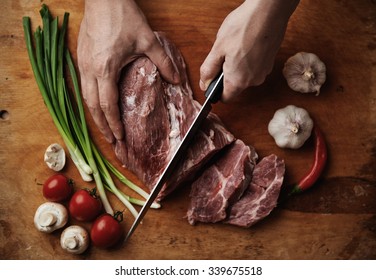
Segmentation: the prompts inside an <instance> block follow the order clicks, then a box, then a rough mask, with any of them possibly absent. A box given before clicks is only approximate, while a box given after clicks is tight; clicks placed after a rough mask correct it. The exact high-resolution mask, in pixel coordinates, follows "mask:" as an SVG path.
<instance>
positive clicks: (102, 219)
mask: <svg viewBox="0 0 376 280" xmlns="http://www.w3.org/2000/svg"><path fill="white" fill-rule="evenodd" d="M119 216H120V217H121V219H120V220H119ZM122 220H123V213H122V212H117V213H116V214H115V215H114V216H111V215H110V214H107V213H106V214H103V215H101V216H99V217H98V218H97V219H96V220H95V221H94V223H93V226H92V228H91V231H90V238H91V241H92V242H93V244H94V246H97V247H99V248H109V247H111V246H114V245H115V244H116V243H117V242H119V240H120V238H121V237H122V236H123V228H122V227H121V225H120V222H121V221H122Z"/></svg>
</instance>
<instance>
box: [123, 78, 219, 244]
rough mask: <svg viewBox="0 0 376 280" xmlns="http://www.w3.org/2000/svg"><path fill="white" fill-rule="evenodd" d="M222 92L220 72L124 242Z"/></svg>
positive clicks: (155, 196)
mask: <svg viewBox="0 0 376 280" xmlns="http://www.w3.org/2000/svg"><path fill="white" fill-rule="evenodd" d="M222 92H223V72H221V73H220V74H219V75H218V76H217V77H216V78H215V79H214V80H213V81H212V82H211V83H210V85H209V87H208V88H207V90H206V91H205V97H206V99H205V102H204V104H203V105H202V107H201V109H200V111H199V113H198V114H197V115H196V117H195V119H194V120H193V122H192V124H191V126H190V127H189V129H188V131H187V133H186V134H185V136H184V138H183V140H182V141H181V142H180V145H179V146H178V148H177V149H176V151H175V153H174V154H173V156H172V157H171V159H170V161H169V162H168V164H167V166H166V168H165V169H164V171H163V173H162V174H161V176H159V179H158V181H157V183H156V185H155V186H154V188H153V190H152V191H151V193H150V195H149V197H148V199H147V200H146V202H145V204H144V205H143V207H142V208H141V211H140V212H139V214H138V216H137V218H136V220H135V221H134V222H133V225H132V226H131V228H130V230H129V231H128V233H127V235H126V237H125V240H124V242H126V241H127V240H128V239H129V238H130V237H131V235H132V234H133V232H134V231H135V230H136V228H137V226H138V225H139V224H140V222H141V221H142V219H143V218H144V216H145V214H146V213H147V211H148V210H149V209H150V206H151V204H152V203H153V202H154V200H155V199H156V198H157V196H158V194H159V192H160V191H161V189H162V187H163V185H164V184H165V182H166V180H167V179H168V178H169V177H170V176H171V174H172V172H173V171H174V169H175V167H176V165H177V163H178V162H179V161H180V159H181V157H182V156H183V155H184V153H185V151H186V149H187V148H188V146H189V144H190V143H191V141H192V139H193V136H194V135H195V134H196V132H197V130H198V129H199V127H200V125H201V123H202V122H203V120H205V119H206V117H207V116H208V115H209V113H210V111H211V109H212V104H214V103H216V102H217V101H218V100H219V99H220V98H221V95H222Z"/></svg>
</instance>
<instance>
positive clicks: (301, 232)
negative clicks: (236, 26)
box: [0, 0, 376, 259]
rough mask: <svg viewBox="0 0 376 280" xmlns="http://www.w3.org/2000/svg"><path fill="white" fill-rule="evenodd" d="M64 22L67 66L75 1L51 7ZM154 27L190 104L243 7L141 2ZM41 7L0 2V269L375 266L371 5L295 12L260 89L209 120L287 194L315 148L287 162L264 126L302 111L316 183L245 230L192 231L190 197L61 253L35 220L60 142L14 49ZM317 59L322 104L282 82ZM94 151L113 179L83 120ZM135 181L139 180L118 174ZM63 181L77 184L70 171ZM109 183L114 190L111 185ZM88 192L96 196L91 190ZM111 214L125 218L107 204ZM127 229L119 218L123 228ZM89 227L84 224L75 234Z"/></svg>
mask: <svg viewBox="0 0 376 280" xmlns="http://www.w3.org/2000/svg"><path fill="white" fill-rule="evenodd" d="M42 2H43V3H45V4H47V5H48V6H49V7H50V9H51V11H52V13H53V14H54V15H59V16H60V18H62V15H63V13H64V11H68V12H70V23H69V31H68V34H69V47H70V49H71V50H72V52H73V55H74V59H75V61H77V60H76V54H75V50H76V46H77V34H78V31H79V25H80V21H81V19H82V16H83V1H73V0H65V1H61V0H60V1H59V0H54V1H53V0H51V1H42ZM138 2H139V4H140V6H141V8H142V9H143V10H144V12H145V14H146V16H147V18H148V19H149V21H150V24H151V26H152V27H153V28H154V29H155V30H161V31H165V32H166V33H167V35H168V36H169V37H170V38H171V39H172V40H173V41H174V42H175V43H176V44H177V46H178V47H179V48H180V50H181V51H182V53H183V55H184V57H185V60H186V63H187V65H188V71H189V77H190V80H191V83H192V87H193V90H194V93H195V98H196V99H197V100H199V101H200V102H202V101H203V99H204V98H203V96H202V92H201V91H200V90H199V87H198V81H199V68H200V65H201V63H202V61H203V60H204V59H205V57H206V55H207V53H208V51H209V50H210V48H211V45H212V43H213V42H214V39H215V35H216V32H217V30H218V28H219V26H220V24H221V22H222V21H223V19H224V18H225V16H226V15H227V14H228V13H229V12H230V11H232V10H233V9H234V8H235V7H237V6H238V5H239V4H240V3H241V2H242V1H236V0H232V1H225V2H223V1H218V0H217V1H214V0H205V1H202V0H193V1H188V2H187V1H183V0H176V1H173V2H171V1H168V0H160V1H144V0H142V1H138ZM40 4H41V1H37V0H34V1H21V0H19V1H11V0H5V1H2V8H3V11H5V13H3V15H2V17H0V30H1V31H0V48H1V49H0V50H1V51H0V65H1V67H0V112H1V115H0V139H1V145H0V163H1V168H0V189H1V195H0V258H1V259H375V258H376V67H375V66H376V4H375V2H374V1H371V0H362V1H358V0H341V1H340V0H338V1H324V0H317V1H309V0H302V1H301V4H300V6H299V7H298V9H297V10H296V12H295V13H294V15H293V17H292V18H291V21H290V23H289V26H288V30H287V33H286V36H285V39H284V41H283V44H282V46H281V49H280V51H279V53H278V55H277V57H276V61H275V66H274V69H273V72H272V73H271V74H270V75H269V77H268V78H267V80H266V81H265V83H264V84H263V85H261V86H259V87H255V88H252V89H250V90H249V91H248V92H247V93H245V94H243V95H242V96H240V97H239V98H238V99H237V100H235V101H234V102H233V103H231V104H227V105H223V104H218V105H217V106H216V107H215V109H214V110H215V112H216V113H217V114H218V115H219V116H220V118H221V119H222V120H223V122H224V123H225V125H226V127H227V128H228V129H229V130H230V131H231V132H232V133H233V134H234V135H235V136H236V137H237V138H240V139H242V140H243V141H244V142H246V143H247V144H249V145H253V146H254V147H256V149H257V151H258V153H259V155H260V156H261V157H262V156H265V155H268V154H271V153H275V154H277V155H278V156H280V157H282V158H284V159H285V162H286V166H287V172H286V183H292V182H295V181H297V180H298V179H299V178H300V177H301V176H302V175H303V174H304V173H305V172H306V171H307V169H309V167H310V164H311V160H312V155H313V154H312V153H313V149H312V143H310V142H308V143H307V145H305V146H304V147H303V148H302V149H299V150H296V151H290V150H282V149H279V148H278V147H276V145H275V143H274V141H273V139H272V138H271V137H270V136H269V135H268V132H267V124H268V122H269V121H270V119H271V118H272V116H273V114H274V111H275V110H276V109H279V108H281V107H284V106H286V105H288V104H294V105H296V106H299V107H303V108H306V109H307V110H308V111H309V112H310V113H311V114H312V116H313V117H314V118H315V120H316V121H317V123H318V124H319V126H320V127H321V128H322V130H323V132H324V134H325V137H326V139H327V143H328V148H329V161H328V165H327V168H326V170H325V172H324V174H323V178H322V180H321V181H320V182H319V183H318V184H317V185H316V186H315V187H314V188H313V189H312V190H310V191H308V192H306V193H304V194H302V195H299V196H296V197H294V198H291V199H290V200H289V201H287V202H286V203H285V204H283V205H281V206H280V207H278V208H276V209H275V210H274V211H273V212H272V213H271V215H270V216H269V217H267V218H266V219H265V220H263V221H262V222H260V223H258V224H256V225H255V226H253V227H252V228H250V229H242V228H238V227H235V226H229V225H222V224H214V225H212V224H198V225H196V226H190V225H189V224H188V222H187V220H186V218H185V214H186V209H187V205H188V195H189V189H184V190H180V191H177V192H176V193H174V194H173V195H171V196H170V197H168V198H167V199H166V200H165V201H164V203H163V208H162V209H161V210H159V211H150V213H148V215H147V217H146V218H145V220H144V223H143V224H142V225H141V226H140V227H139V229H138V230H137V232H136V233H135V234H134V236H133V237H132V239H131V240H130V242H129V243H128V244H126V245H125V246H124V247H121V248H116V249H113V250H99V249H97V248H90V249H89V250H88V251H87V253H85V254H83V255H81V256H72V255H69V254H67V253H64V252H63V251H62V249H61V248H60V245H59V236H60V232H57V233H54V234H51V235H46V234H43V233H40V232H37V231H36V230H35V228H34V225H33V215H34V212H35V210H36V208H37V207H38V205H39V204H41V203H42V202H44V198H43V197H42V194H41V186H40V185H39V184H38V183H41V182H43V181H44V180H45V179H46V178H47V177H48V176H50V175H52V174H53V172H52V171H51V170H49V169H48V168H47V167H46V165H45V164H44V162H43V154H44V151H45V149H46V147H47V146H48V145H49V144H51V143H53V142H58V143H62V140H61V138H60V136H59V134H58V132H57V130H56V128H55V127H54V125H53V123H52V120H51V117H50V115H49V113H48V112H47V110H46V108H45V106H44V104H43V101H42V99H41V96H40V93H39V91H38V89H37V86H36V83H35V81H34V77H33V74H32V71H31V67H30V64H29V60H28V57H27V53H26V49H25V43H24V40H23V30H22V17H23V16H26V15H27V16H30V17H31V18H32V24H33V29H35V27H36V26H37V25H39V24H40V18H39V9H40ZM298 51H307V52H313V53H316V54H317V55H318V56H319V57H320V58H321V59H322V60H323V61H324V62H325V64H326V66H327V74H328V79H327V82H326V83H325V85H324V86H323V88H322V91H321V94H320V96H314V95H309V94H308V95H304V94H296V93H293V92H292V91H291V90H290V89H289V88H288V86H287V84H286V81H285V80H284V78H283V76H282V67H283V64H284V62H285V61H286V59H287V58H288V57H290V56H291V55H293V54H295V53H296V52H298ZM87 117H88V120H89V125H90V130H91V134H92V136H93V138H94V139H95V142H96V143H97V144H98V146H99V147H100V149H101V150H102V152H103V153H104V154H105V155H106V156H107V158H108V159H109V160H110V161H111V162H112V163H113V164H115V165H116V166H117V167H118V168H120V169H122V167H121V166H120V164H119V162H118V161H117V160H116V158H115V157H114V154H113V152H112V148H111V146H109V145H108V144H107V143H106V142H105V141H104V139H103V138H102V136H101V135H100V133H99V132H98V131H97V129H96V127H95V126H94V124H93V122H92V120H91V117H90V116H89V115H88V116H87ZM124 173H125V174H126V175H127V176H129V177H130V178H131V179H132V180H133V181H134V182H136V183H140V182H139V181H138V180H137V178H135V177H134V176H133V175H132V174H130V173H129V172H127V171H126V170H124ZM64 174H66V175H67V176H70V177H72V178H73V179H74V180H75V181H76V184H77V186H78V187H82V186H86V185H88V184H86V183H83V182H82V181H81V180H80V177H79V175H78V173H77V171H76V169H75V167H74V166H73V164H72V163H71V162H68V164H67V167H66V169H64ZM117 183H118V182H117ZM90 186H93V185H90ZM110 199H111V202H112V203H113V205H114V207H115V208H118V209H123V206H122V205H121V204H120V203H119V201H118V200H117V199H116V198H114V197H112V196H111V195H110ZM132 222H133V218H132V217H131V216H130V215H129V213H128V212H126V221H125V223H123V226H124V228H125V229H127V228H129V227H130V225H131V224H132ZM84 226H86V227H87V228H90V225H89V224H84Z"/></svg>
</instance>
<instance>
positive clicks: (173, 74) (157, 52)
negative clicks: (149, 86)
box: [145, 38, 180, 84]
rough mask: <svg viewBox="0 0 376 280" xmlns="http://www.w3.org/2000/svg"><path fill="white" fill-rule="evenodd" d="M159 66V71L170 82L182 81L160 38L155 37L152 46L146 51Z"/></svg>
mask: <svg viewBox="0 0 376 280" xmlns="http://www.w3.org/2000/svg"><path fill="white" fill-rule="evenodd" d="M145 54H146V55H147V56H148V57H149V58H150V60H151V61H152V62H153V63H154V64H155V66H157V68H158V71H159V73H160V74H161V75H162V77H163V78H164V79H165V80H166V81H167V82H169V83H172V84H178V83H180V76H179V73H178V72H177V71H176V69H175V67H174V65H173V63H172V60H171V58H170V57H169V56H168V55H167V53H166V52H165V50H164V49H163V47H162V46H161V44H160V43H159V41H158V39H157V38H155V43H153V46H152V48H150V49H149V50H148V51H147V52H146V53H145Z"/></svg>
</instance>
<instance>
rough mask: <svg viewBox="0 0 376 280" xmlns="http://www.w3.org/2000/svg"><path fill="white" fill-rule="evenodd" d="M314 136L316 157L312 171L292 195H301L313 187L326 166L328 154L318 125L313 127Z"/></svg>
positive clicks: (292, 191) (295, 187)
mask: <svg viewBox="0 0 376 280" xmlns="http://www.w3.org/2000/svg"><path fill="white" fill-rule="evenodd" d="M313 135H314V142H315V157H314V162H313V164H312V167H311V169H310V171H309V172H308V173H307V174H306V175H305V176H304V177H303V178H302V179H301V180H300V181H299V183H297V184H296V185H295V186H294V187H293V189H292V190H291V192H290V195H292V194H296V193H300V192H302V191H305V190H307V189H309V188H310V187H312V185H313V184H314V183H315V182H316V181H317V179H318V178H319V177H320V176H321V173H322V172H323V170H324V167H325V165H326V160H327V157H328V152H327V148H326V143H325V138H324V135H323V134H322V132H321V130H320V128H319V127H318V126H317V125H314V127H313Z"/></svg>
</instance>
